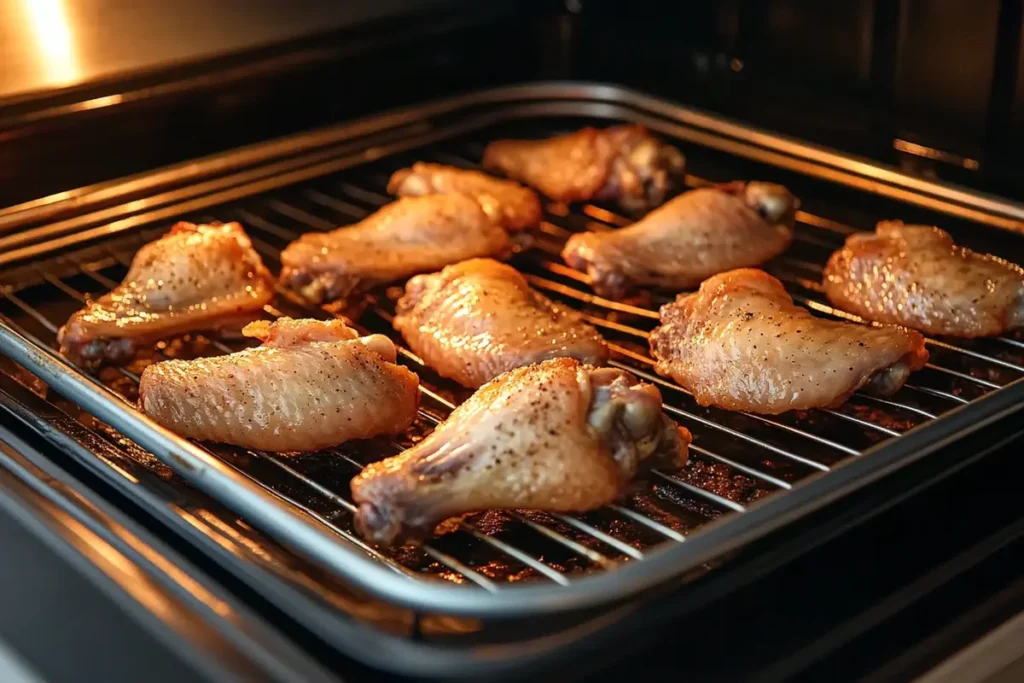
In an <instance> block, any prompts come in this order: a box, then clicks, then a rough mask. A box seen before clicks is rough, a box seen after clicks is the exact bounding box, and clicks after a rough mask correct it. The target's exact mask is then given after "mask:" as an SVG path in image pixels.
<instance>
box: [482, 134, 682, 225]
mask: <svg viewBox="0 0 1024 683" xmlns="http://www.w3.org/2000/svg"><path fill="white" fill-rule="evenodd" d="M483 164H484V167H486V168H491V169H497V170H500V171H502V172H503V173H505V174H506V175H508V176H509V177H510V178H514V179H515V180H519V181H521V182H524V183H526V184H527V185H530V186H532V187H535V188H537V189H538V190H540V191H541V192H543V193H544V194H545V195H547V196H548V197H550V198H551V199H554V200H557V201H561V202H567V203H568V202H582V201H591V200H594V201H605V200H615V201H617V202H618V203H619V205H620V206H622V207H623V208H625V209H628V210H639V209H647V208H650V207H652V206H657V205H658V204H661V203H662V202H663V201H665V197H666V196H667V195H668V194H669V193H670V192H672V191H673V190H674V189H675V188H677V187H679V186H680V185H681V184H682V180H683V175H684V174H685V171H686V159H685V157H683V155H682V154H681V153H680V152H679V150H677V149H676V148H675V147H672V146H670V145H666V144H665V143H663V142H661V141H660V140H658V139H657V138H655V137H654V136H652V135H651V134H650V133H648V132H647V130H646V129H645V128H644V127H643V126H612V127H611V128H605V129H598V128H584V129H582V130H579V131H577V132H575V133H570V134H568V135H560V136H557V137H553V138H549V139H547V140H497V141H495V142H492V143H491V144H489V145H487V148H486V149H485V150H484V159H483Z"/></svg>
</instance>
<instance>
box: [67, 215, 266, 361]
mask: <svg viewBox="0 0 1024 683" xmlns="http://www.w3.org/2000/svg"><path fill="white" fill-rule="evenodd" d="M273 295H274V286H273V278H272V277H271V275H270V273H269V271H267V269H266V268H265V267H264V266H263V262H262V261H260V257H259V255H258V254H257V253H256V251H255V250H254V249H253V248H252V243H251V242H250V241H249V238H248V237H247V236H246V234H245V232H244V231H243V230H242V226H241V225H239V224H238V223H228V224H226V225H220V224H217V225H193V224H192V223H178V224H177V225H175V226H174V227H172V228H171V230H170V232H169V233H167V234H166V235H164V236H163V237H161V238H160V239H158V240H156V241H155V242H151V243H149V244H147V245H145V246H144V247H142V248H141V249H139V251H138V253H137V254H136V255H135V258H133V259H132V263H131V267H130V268H129V269H128V275H127V276H125V278H124V281H123V282H122V283H121V284H120V285H119V286H118V287H117V288H115V289H114V290H113V291H111V292H110V293H109V294H105V295H103V296H101V297H99V298H98V299H95V300H92V301H90V302H89V303H88V304H87V305H86V306H85V308H83V309H82V310H80V311H78V312H77V313H75V314H74V315H72V316H71V318H70V319H69V320H68V322H67V324H66V325H64V327H62V328H61V329H60V331H59V332H58V334H57V340H58V341H59V342H60V352H61V353H62V354H64V355H65V356H67V357H68V358H69V359H70V360H71V361H72V362H75V363H78V364H80V365H85V366H89V367H95V366H98V365H100V364H101V363H103V362H105V361H107V362H112V363H123V362H126V361H128V360H130V359H131V357H132V356H133V355H134V353H135V350H136V349H137V348H139V347H140V346H144V345H146V344H152V343H153V342H156V341H158V340H160V339H166V338H168V337H173V336H175V335H180V334H183V333H185V332H194V331H211V332H213V331H218V330H233V331H235V332H237V331H238V330H239V329H240V328H241V327H242V326H243V325H244V324H245V323H247V322H249V321H251V320H252V319H253V318H258V317H259V315H260V311H261V310H262V309H263V306H264V305H266V304H267V303H268V302H269V301H270V299H271V298H272V297H273Z"/></svg>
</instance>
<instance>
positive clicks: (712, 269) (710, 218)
mask: <svg viewBox="0 0 1024 683" xmlns="http://www.w3.org/2000/svg"><path fill="white" fill-rule="evenodd" d="M798 204H799V202H798V201H797V200H796V198H795V197H793V195H791V194H790V193H789V191H788V190H786V188H784V187H782V186H781V185H775V184H773V183H762V182H749V183H743V182H736V183H729V184H727V185H721V186H718V187H706V188H701V189H697V190H693V191H691V192H687V193H685V194H682V195H680V196H678V197H676V198H675V199H673V200H672V201H670V202H669V203H667V204H665V205H664V206H662V207H660V208H658V209H655V210H654V211H652V212H651V213H649V214H648V215H647V216H645V217H644V218H643V219H641V220H639V221H637V222H636V223H634V224H633V225H630V226H629V227H626V228H622V229H621V230H611V231H608V232H591V233H580V234H576V235H573V236H572V237H570V238H569V241H568V242H567V243H566V245H565V249H563V251H562V258H564V259H565V262H566V263H568V264H569V265H570V266H572V267H573V268H575V269H576V270H580V271H583V272H586V273H587V274H589V275H590V278H591V281H592V283H593V287H594V290H595V291H596V292H597V293H598V294H600V295H601V296H605V297H609V298H621V297H623V296H625V295H626V293H627V292H629V290H630V289H632V288H634V287H636V286H638V285H654V286H658V287H665V288H669V289H675V290H680V289H689V288H691V287H696V286H697V285H698V284H700V283H701V282H702V281H703V280H704V279H705V278H708V277H710V276H712V275H714V274H715V273H721V272H723V271H726V270H731V269H733V268H742V267H749V266H757V265H760V264H762V263H764V262H765V261H767V260H769V259H771V258H772V257H774V256H777V255H778V254H780V253H782V252H783V251H785V250H786V247H788V246H789V243H790V241H791V240H792V238H793V217H794V214H795V212H796V207H797V206H798Z"/></svg>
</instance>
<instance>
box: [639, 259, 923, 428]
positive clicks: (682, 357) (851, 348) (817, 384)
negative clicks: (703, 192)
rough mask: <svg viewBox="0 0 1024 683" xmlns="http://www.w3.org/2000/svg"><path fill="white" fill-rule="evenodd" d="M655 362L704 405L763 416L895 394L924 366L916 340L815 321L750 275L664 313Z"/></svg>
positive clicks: (725, 277) (722, 279)
mask: <svg viewBox="0 0 1024 683" xmlns="http://www.w3.org/2000/svg"><path fill="white" fill-rule="evenodd" d="M651 353H652V355H653V356H654V357H655V359H657V365H656V369H657V371H658V373H659V374H661V375H666V376H668V377H671V378H672V379H674V380H675V381H677V382H679V384H680V385H681V386H683V387H685V388H686V389H688V390H690V391H691V392H693V395H694V398H696V399H697V402H698V403H700V404H701V405H703V406H709V405H716V406H720V407H722V408H727V409H729V410H743V411H749V412H753V413H766V414H778V413H783V412H786V411H787V410H807V409H809V408H823V407H836V406H839V405H841V404H842V403H843V402H844V401H846V399H847V398H849V397H850V395H851V394H852V393H853V392H855V391H857V390H858V389H861V388H863V389H866V390H870V391H873V392H875V393H878V394H882V395H889V394H892V393H894V392H896V391H897V390H898V389H899V388H900V387H901V386H903V383H904V382H905V381H906V380H907V377H908V376H909V375H910V373H911V372H913V371H914V370H918V369H920V368H922V367H924V364H925V363H926V362H927V361H928V351H927V350H925V347H924V338H923V337H922V336H921V335H920V334H918V333H917V332H913V331H911V330H907V329H904V328H901V327H868V326H866V325H858V324H856V323H848V322H837V321H832V320H822V319H820V318H816V317H814V316H812V315H811V314H810V313H809V312H808V311H807V310H806V309H804V308H801V307H799V306H797V305H795V304H794V303H793V300H792V298H790V296H789V294H788V293H787V292H786V290H785V289H784V288H783V286H782V283H780V282H779V281H778V280H776V279H775V278H773V277H772V276H771V275H768V274H767V273H765V272H763V271H760V270H751V269H741V270H733V271H730V272H728V273H722V274H721V275H716V276H715V277H712V278H711V279H709V280H706V281H705V282H704V283H703V284H702V285H701V286H700V290H699V291H698V292H696V293H695V294H690V295H685V296H680V297H679V298H678V299H676V301H674V302H673V303H670V304H666V305H664V306H662V308H661V326H660V327H658V328H656V329H655V330H654V332H653V333H652V334H651Z"/></svg>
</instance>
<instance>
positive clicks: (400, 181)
mask: <svg viewBox="0 0 1024 683" xmlns="http://www.w3.org/2000/svg"><path fill="white" fill-rule="evenodd" d="M388 192H390V193H391V194H395V195H399V196H401V197H422V196H424V195H430V194H462V195H466V196H467V197H470V198H472V199H475V200H476V201H477V202H479V203H480V206H481V208H483V210H484V213H486V214H487V215H488V216H490V217H491V218H492V219H493V220H494V221H495V222H496V223H498V224H500V225H501V227H503V228H505V229H506V230H508V231H509V232H518V231H520V230H526V229H528V228H533V227H536V226H537V225H538V224H539V223H540V218H541V206H540V199H539V198H538V197H537V193H535V192H534V191H533V190H531V189H529V188H527V187H523V186H522V185H520V184H519V183H515V182H512V181H511V180H502V179H500V178H495V177H494V176H491V175H487V174H486V173H481V172H480V171H470V170H466V169H463V168H456V167H454V166H442V165H440V164H427V163H424V162H422V161H420V162H417V163H415V164H413V165H412V168H403V169H401V170H400V171H395V172H394V174H393V175H392V176H391V181H390V182H389V183H388Z"/></svg>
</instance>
